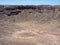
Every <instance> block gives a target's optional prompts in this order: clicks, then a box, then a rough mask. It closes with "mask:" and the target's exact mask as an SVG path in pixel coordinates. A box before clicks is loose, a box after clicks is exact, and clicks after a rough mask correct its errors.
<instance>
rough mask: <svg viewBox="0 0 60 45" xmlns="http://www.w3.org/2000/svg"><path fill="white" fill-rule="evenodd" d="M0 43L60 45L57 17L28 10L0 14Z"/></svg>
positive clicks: (59, 25) (7, 44)
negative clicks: (9, 14)
mask: <svg viewBox="0 0 60 45" xmlns="http://www.w3.org/2000/svg"><path fill="white" fill-rule="evenodd" d="M30 10H31V9H30ZM32 11H33V10H32ZM43 15H44V16H45V17H43ZM49 15H51V12H50V13H49ZM47 17H50V19H49V20H46V19H47ZM55 17H56V16H55ZM55 17H54V18H55ZM0 45H60V21H59V18H55V20H54V19H53V18H51V16H47V14H46V13H43V14H41V13H38V12H36V11H33V12H32V13H28V10H23V11H22V12H21V13H19V14H18V15H12V16H7V15H6V14H4V15H0Z"/></svg>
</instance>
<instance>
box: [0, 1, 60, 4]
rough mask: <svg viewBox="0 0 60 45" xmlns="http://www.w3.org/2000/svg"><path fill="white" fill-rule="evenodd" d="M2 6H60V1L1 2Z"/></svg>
mask: <svg viewBox="0 0 60 45" xmlns="http://www.w3.org/2000/svg"><path fill="white" fill-rule="evenodd" d="M0 5H60V0H0Z"/></svg>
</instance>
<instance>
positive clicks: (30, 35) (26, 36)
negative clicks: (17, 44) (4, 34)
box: [13, 31, 36, 39]
mask: <svg viewBox="0 0 60 45" xmlns="http://www.w3.org/2000/svg"><path fill="white" fill-rule="evenodd" d="M13 36H14V37H16V38H23V39H29V38H34V37H36V33H34V32H28V31H17V32H15V33H14V34H13Z"/></svg>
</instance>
